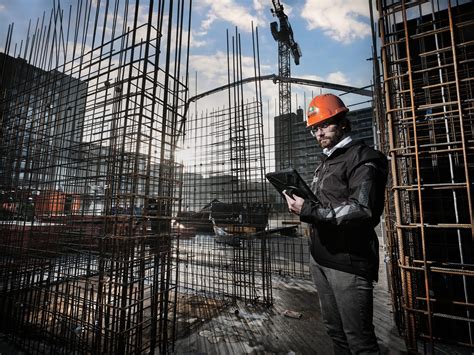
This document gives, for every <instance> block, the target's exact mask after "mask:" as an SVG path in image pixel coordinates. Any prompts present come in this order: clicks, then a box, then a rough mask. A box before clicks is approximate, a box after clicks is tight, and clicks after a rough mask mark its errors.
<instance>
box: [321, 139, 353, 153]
mask: <svg viewBox="0 0 474 355" xmlns="http://www.w3.org/2000/svg"><path fill="white" fill-rule="evenodd" d="M350 142H352V138H351V136H345V137H343V138H342V139H341V140H340V141H339V143H337V144H336V145H335V146H334V147H332V148H331V149H327V148H324V149H323V154H325V155H327V156H330V155H331V154H332V153H333V152H334V151H335V150H336V149H338V148H343V147H345V146H346V145H348V144H349V143H350Z"/></svg>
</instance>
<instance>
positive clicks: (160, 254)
mask: <svg viewBox="0 0 474 355" xmlns="http://www.w3.org/2000/svg"><path fill="white" fill-rule="evenodd" d="M190 10H191V9H190V5H189V2H187V1H174V2H173V1H170V2H168V1H156V2H154V1H149V2H144V3H143V4H140V3H139V2H138V1H137V2H134V3H133V4H131V3H130V4H129V3H128V2H125V3H123V2H120V1H115V2H110V3H109V2H107V4H101V3H100V1H99V2H93V1H84V2H80V3H79V4H78V7H77V8H72V7H71V8H70V9H69V12H68V13H65V12H64V11H63V9H61V7H60V6H59V3H57V4H56V5H55V6H54V8H53V10H52V11H51V13H50V14H49V20H48V17H47V16H43V20H42V21H40V20H38V22H37V24H36V26H30V29H29V31H28V34H27V38H26V40H25V42H22V44H21V45H20V46H16V45H15V47H14V48H13V47H12V43H11V38H12V33H13V26H11V27H10V28H9V33H8V36H7V43H6V46H5V53H4V54H0V70H1V73H2V75H1V76H0V88H1V95H0V115H1V116H0V117H1V127H2V143H1V146H0V152H1V154H0V155H1V158H0V161H1V166H0V169H1V181H0V189H1V192H0V193H1V195H0V198H1V218H0V219H1V223H0V228H1V232H2V237H1V238H0V247H1V248H2V253H1V256H0V270H1V274H0V275H1V276H0V327H1V329H2V331H3V332H5V333H7V334H8V336H9V337H11V338H12V339H13V340H14V341H15V342H16V343H17V344H19V345H20V346H21V347H22V348H23V349H26V350H27V351H29V352H31V353H38V352H41V353H69V352H78V351H79V352H85V353H113V354H119V353H120V354H124V353H143V352H149V353H154V352H155V351H156V352H166V351H169V350H170V349H171V348H172V343H173V338H174V332H175V327H174V325H175V316H176V297H177V294H176V292H174V290H175V289H176V279H177V264H176V263H175V262H173V258H174V257H175V256H176V251H177V244H176V243H174V242H173V240H172V233H173V231H172V229H171V217H172V214H173V211H176V210H177V209H178V208H179V203H178V202H179V196H180V193H179V191H180V189H181V186H182V167H181V166H180V165H178V164H176V163H175V160H174V154H175V147H176V142H177V139H178V135H179V133H178V131H179V126H178V123H179V122H181V121H182V118H183V112H184V103H185V101H186V95H187V82H186V78H187V57H188V53H187V52H184V51H183V48H188V47H189V45H188V44H189V30H186V28H189V24H190V14H191V12H190ZM186 33H187V35H185V34H186ZM186 43H188V44H186ZM181 78H185V79H184V81H181ZM173 275H174V276H173Z"/></svg>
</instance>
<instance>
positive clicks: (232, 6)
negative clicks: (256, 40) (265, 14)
mask: <svg viewBox="0 0 474 355" xmlns="http://www.w3.org/2000/svg"><path fill="white" fill-rule="evenodd" d="M201 5H207V6H208V7H209V9H208V14H207V17H206V19H205V20H204V21H203V22H202V23H201V27H202V28H203V29H205V30H207V29H209V28H210V27H211V25H212V24H213V23H214V22H215V21H217V20H223V21H228V22H230V23H231V24H232V25H234V26H237V27H238V28H239V29H240V30H243V31H246V32H250V31H251V30H252V22H253V25H254V27H255V26H262V25H264V24H265V23H264V21H263V19H262V18H260V17H257V16H255V15H253V14H252V13H251V11H252V9H248V8H246V7H245V6H241V5H238V4H237V2H236V1H235V0H219V1H215V0H201ZM254 6H259V4H257V1H254Z"/></svg>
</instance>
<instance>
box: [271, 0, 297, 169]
mask: <svg viewBox="0 0 474 355" xmlns="http://www.w3.org/2000/svg"><path fill="white" fill-rule="evenodd" d="M272 3H273V9H271V11H272V14H273V16H276V17H277V18H278V22H276V21H275V22H272V23H270V30H271V32H272V36H273V38H274V39H275V41H277V42H278V76H279V77H280V78H281V80H280V81H279V83H278V96H279V104H278V106H279V115H280V123H279V125H281V126H279V130H280V132H282V133H283V132H286V135H285V134H283V135H282V136H281V137H279V141H280V142H279V143H280V144H279V145H278V146H279V148H278V149H277V151H276V152H275V154H276V157H277V161H279V162H280V168H286V167H288V166H291V165H292V151H293V147H292V146H293V144H292V143H293V142H292V140H293V139H292V128H293V127H292V126H293V122H292V119H291V83H290V81H289V79H291V65H290V64H291V63H290V54H291V55H292V56H293V59H294V61H295V64H296V65H298V64H300V57H301V50H300V46H299V45H298V43H296V41H295V39H294V38H293V30H292V29H291V25H290V22H289V21H288V16H287V15H286V14H285V12H284V8H283V5H282V4H281V3H280V0H272ZM278 24H279V25H280V26H278Z"/></svg>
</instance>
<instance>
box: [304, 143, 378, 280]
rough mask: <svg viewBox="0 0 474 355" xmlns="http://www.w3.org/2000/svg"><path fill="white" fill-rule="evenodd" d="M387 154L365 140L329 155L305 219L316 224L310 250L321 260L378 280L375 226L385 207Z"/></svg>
mask: <svg viewBox="0 0 474 355" xmlns="http://www.w3.org/2000/svg"><path fill="white" fill-rule="evenodd" d="M386 182H387V159H386V157H385V156H384V155H383V154H382V153H381V152H379V151H376V150H374V149H372V148H370V147H368V146H366V145H365V144H364V143H362V142H351V143H349V144H348V145H346V146H345V147H343V148H338V149H336V150H335V151H334V152H333V153H332V154H331V155H330V156H329V157H327V156H325V157H324V158H323V161H322V163H321V164H320V165H319V166H318V168H317V169H316V171H315V174H314V179H313V183H312V185H311V188H312V190H313V192H314V194H315V195H316V197H317V199H318V201H310V200H305V202H304V204H303V208H302V210H301V214H300V219H301V221H303V222H307V223H310V224H312V227H313V228H312V232H311V239H310V250H311V255H312V256H313V258H314V259H315V260H316V261H317V262H318V263H319V264H320V265H323V266H326V267H330V268H333V269H337V270H341V271H345V272H349V273H352V274H356V275H360V276H362V277H365V278H367V279H369V280H377V274H378V264H379V262H378V240H377V236H376V234H375V231H374V227H375V226H376V225H377V224H378V223H379V221H380V215H381V214H382V211H383V208H384V197H385V184H386Z"/></svg>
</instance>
